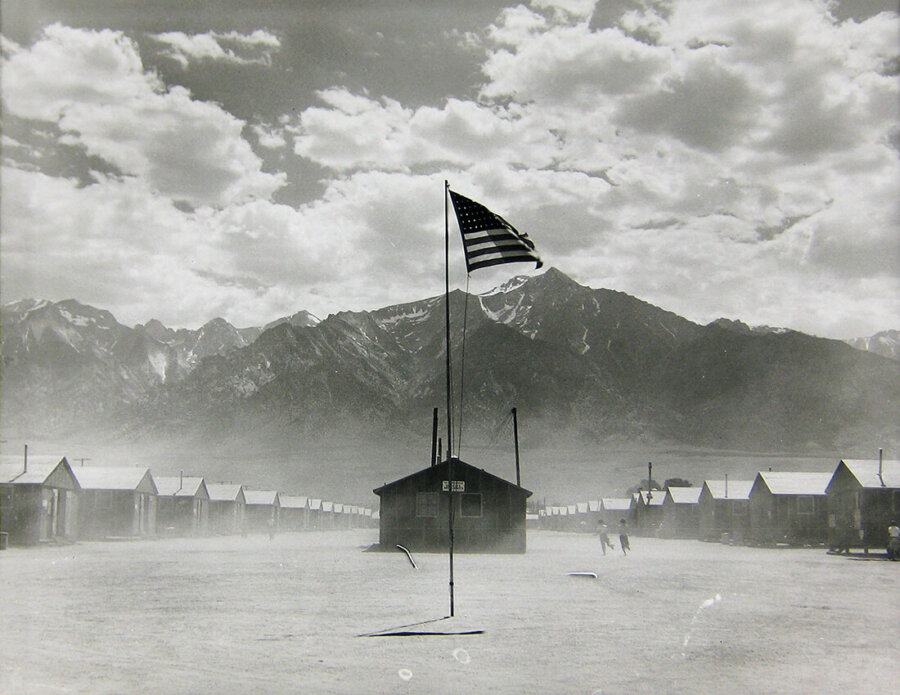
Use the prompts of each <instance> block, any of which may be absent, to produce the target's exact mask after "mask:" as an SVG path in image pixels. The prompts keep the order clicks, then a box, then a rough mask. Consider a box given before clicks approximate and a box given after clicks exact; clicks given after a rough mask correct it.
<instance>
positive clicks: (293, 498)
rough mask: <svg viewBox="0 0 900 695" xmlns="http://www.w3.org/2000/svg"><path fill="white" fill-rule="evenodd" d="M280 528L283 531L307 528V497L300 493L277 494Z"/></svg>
mask: <svg viewBox="0 0 900 695" xmlns="http://www.w3.org/2000/svg"><path fill="white" fill-rule="evenodd" d="M278 499H279V501H280V502H281V524H280V525H281V528H282V529H283V530H285V531H305V530H306V529H308V528H309V498H308V497H305V496H302V495H279V496H278Z"/></svg>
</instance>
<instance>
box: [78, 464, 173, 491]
mask: <svg viewBox="0 0 900 695" xmlns="http://www.w3.org/2000/svg"><path fill="white" fill-rule="evenodd" d="M72 473H74V474H75V479H76V480H77V481H78V484H79V485H81V488H82V489H83V490H137V488H138V486H139V485H140V484H141V482H142V481H143V480H144V478H145V477H148V478H149V479H150V483H151V484H152V486H153V490H154V491H156V481H155V480H154V479H153V475H152V474H151V473H150V469H149V468H144V467H139V466H76V467H75V468H73V469H72Z"/></svg>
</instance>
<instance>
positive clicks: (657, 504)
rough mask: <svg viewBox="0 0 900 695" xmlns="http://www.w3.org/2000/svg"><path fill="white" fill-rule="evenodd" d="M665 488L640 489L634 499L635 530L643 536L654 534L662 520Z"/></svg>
mask: <svg viewBox="0 0 900 695" xmlns="http://www.w3.org/2000/svg"><path fill="white" fill-rule="evenodd" d="M665 501H666V491H665V490H641V491H640V492H638V493H637V496H636V497H635V500H634V526H635V531H636V532H638V533H641V534H643V535H645V536H655V535H656V532H657V531H658V530H659V527H660V524H662V520H663V503H664V502H665Z"/></svg>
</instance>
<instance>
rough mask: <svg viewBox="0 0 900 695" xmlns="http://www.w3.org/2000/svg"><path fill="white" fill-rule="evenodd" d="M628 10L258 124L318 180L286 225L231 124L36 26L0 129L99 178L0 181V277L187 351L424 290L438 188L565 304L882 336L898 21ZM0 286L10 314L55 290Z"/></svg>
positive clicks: (894, 163) (790, 11)
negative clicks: (148, 328)
mask: <svg viewBox="0 0 900 695" xmlns="http://www.w3.org/2000/svg"><path fill="white" fill-rule="evenodd" d="M642 8H643V9H642V10H641V11H634V10H632V11H627V12H617V13H610V15H609V16H610V17H613V16H614V15H617V16H616V17H615V20H609V21H605V22H604V23H603V25H602V26H599V25H598V26H594V25H592V23H591V21H590V11H589V10H590V7H589V3H586V2H581V1H580V0H555V1H553V0H537V1H535V2H532V3H531V5H530V7H525V6H523V5H520V6H516V7H513V8H509V9H506V10H504V11H503V12H502V13H501V14H500V15H499V16H498V18H497V20H496V21H495V23H494V24H493V25H492V26H491V27H488V28H487V29H486V30H485V31H484V32H482V34H481V35H480V36H479V37H478V41H477V42H473V40H472V39H471V37H466V39H465V41H466V43H467V46H469V47H470V46H471V45H472V44H473V43H477V44H478V45H480V46H482V47H484V48H485V50H486V57H485V60H484V62H483V64H482V66H481V69H482V78H483V81H482V83H481V84H480V85H478V86H477V89H476V90H473V93H474V91H477V95H476V96H474V97H465V96H463V95H451V96H448V98H447V99H446V100H444V101H443V102H441V103H439V104H433V103H432V104H428V105H422V104H416V103H403V102H401V101H399V100H397V99H395V98H393V97H392V96H391V95H389V94H387V95H382V94H373V93H370V92H367V91H365V90H363V89H351V88H349V87H347V86H346V85H345V84H341V83H339V82H336V83H335V84H333V85H332V86H330V87H328V88H325V89H321V90H320V91H319V92H318V93H317V98H318V101H317V103H315V104H313V105H308V104H298V113H297V115H296V116H294V117H290V118H285V119H280V120H279V119H277V118H275V117H271V116H270V115H266V116H260V119H261V120H262V119H265V118H269V120H268V123H275V122H276V121H277V124H278V125H277V126H271V125H268V124H267V123H264V122H263V123H257V124H255V125H251V126H250V127H249V128H248V129H247V131H248V132H249V133H250V137H253V138H255V142H256V143H257V144H258V145H259V146H260V147H263V148H270V149H276V148H279V147H281V146H283V144H284V143H285V138H289V139H290V140H291V141H292V142H291V144H292V146H293V151H294V154H295V155H297V156H299V157H301V158H303V159H305V160H307V161H308V162H311V163H312V164H314V165H315V167H316V169H315V170H316V171H317V172H322V173H321V176H322V180H321V182H320V183H321V186H322V188H323V190H324V192H323V193H322V195H321V196H320V197H319V198H318V199H316V200H314V201H312V202H309V203H306V204H304V205H299V206H297V207H291V206H287V205H280V204H277V203H275V202H273V200H272V193H273V192H274V191H275V190H276V189H277V188H278V187H279V186H280V185H281V184H282V183H283V182H284V181H285V177H284V175H282V174H271V173H267V172H264V171H263V170H262V165H261V162H260V160H259V159H258V158H257V157H256V155H254V154H253V152H252V150H251V149H250V148H249V145H248V144H247V142H246V141H245V140H244V139H243V138H242V137H241V133H242V132H243V129H244V128H245V126H246V124H245V123H244V122H243V121H241V120H240V119H237V118H235V117H234V116H232V115H230V114H228V113H226V112H225V111H223V110H222V109H221V107H219V106H217V105H215V104H211V103H204V102H198V101H196V100H195V99H193V98H192V97H191V95H190V94H189V93H188V92H187V91H186V90H184V89H181V88H174V87H166V86H165V85H163V84H161V83H160V81H159V78H158V77H156V76H155V75H153V74H152V73H149V72H147V71H146V70H145V69H144V68H143V66H142V64H141V60H140V57H139V54H138V53H137V50H136V47H135V45H134V43H133V42H132V41H131V40H130V39H128V38H127V37H125V36H123V35H122V34H120V33H116V32H89V31H83V30H74V29H67V28H64V27H59V26H56V27H50V28H48V30H47V31H46V33H45V35H44V36H43V37H42V38H41V39H39V40H38V41H37V42H36V43H35V44H34V45H32V46H30V47H21V46H8V45H4V56H5V58H4V66H3V67H4V71H3V81H4V82H3V87H4V93H3V98H4V103H5V104H6V106H7V108H8V109H9V111H10V112H11V113H13V114H15V115H17V116H20V117H22V118H31V119H39V120H42V121H50V122H52V123H55V124H57V126H58V127H59V129H60V130H61V131H62V132H63V133H64V138H65V140H66V141H67V142H71V143H73V144H76V145H78V146H81V147H84V148H85V150H86V151H87V152H89V153H90V154H93V155H96V156H100V157H103V158H104V159H106V160H107V161H109V162H110V163H111V164H113V165H114V166H115V167H116V168H117V169H118V170H119V171H121V172H122V174H123V176H121V177H117V178H113V177H110V176H102V175H100V176H98V177H97V178H98V182H97V183H96V184H95V185H90V186H81V187H79V185H78V184H76V183H75V182H72V181H69V180H66V179H54V178H52V177H49V176H46V174H41V173H38V172H36V171H23V170H15V169H9V170H4V183H3V185H4V196H5V199H4V206H3V208H2V210H0V213H2V215H3V228H4V235H2V237H0V243H2V244H3V253H4V258H5V259H8V258H12V259H15V260H16V261H20V262H21V263H22V264H23V267H29V265H28V264H29V263H30V264H33V265H38V264H43V266H44V267H45V268H47V271H48V277H50V276H51V275H52V274H54V272H55V273H58V274H59V275H60V276H63V275H65V274H67V273H68V274H69V275H71V273H69V272H68V270H67V268H71V267H73V265H77V264H83V265H84V267H85V268H87V269H88V273H89V275H90V276H91V277H92V282H93V284H92V283H89V282H88V281H87V280H84V282H83V286H76V287H75V288H74V289H73V288H72V285H71V284H66V287H69V288H70V289H67V290H65V291H64V292H63V290H62V284H61V283H60V289H59V291H60V292H61V293H62V294H64V295H66V296H71V295H72V294H75V295H76V296H79V298H82V299H83V300H84V301H92V300H93V301H96V302H97V303H98V304H100V305H103V304H104V303H105V302H103V301H102V300H101V299H99V298H97V299H95V297H96V296H97V295H96V292H98V291H99V290H96V288H97V286H98V285H102V284H103V283H109V284H112V283H115V282H121V281H122V277H121V276H122V273H121V271H120V272H119V273H114V272H113V270H112V269H113V268H116V267H119V268H122V267H125V268H128V270H127V281H128V282H127V286H126V287H124V288H121V289H120V293H121V294H122V296H123V299H122V300H121V301H119V304H120V305H121V306H122V307H125V308H126V310H127V311H130V312H132V314H131V315H132V316H133V317H134V320H140V321H144V320H146V319H147V318H148V313H147V312H148V311H149V309H148V308H147V307H148V306H154V307H159V306H165V307H167V311H168V312H169V314H168V316H163V317H162V318H164V319H167V320H168V321H169V322H172V323H177V322H178V321H183V322H185V323H188V324H190V323H193V324H199V323H201V322H202V321H198V320H197V319H194V318H192V317H196V316H201V317H205V318H209V317H210V315H211V314H212V313H218V314H222V315H225V316H226V317H227V318H229V320H232V321H233V322H235V323H239V324H241V323H243V324H249V323H257V324H258V323H261V322H262V321H261V320H260V319H261V318H262V319H264V320H268V319H271V318H275V317H276V316H279V315H284V314H287V313H291V312H293V311H296V310H298V309H300V308H305V309H307V310H310V311H312V312H313V313H315V314H318V315H325V314H327V313H330V312H332V311H335V310H340V309H361V308H374V307H377V306H382V305H385V304H389V303H392V302H398V301H405V300H407V299H412V298H418V297H421V296H423V295H427V294H439V293H440V292H441V291H442V283H441V282H437V283H435V282H434V278H435V277H438V278H440V276H441V271H442V268H441V265H442V251H443V244H442V239H441V237H442V234H443V220H442V219H441V217H442V213H443V197H442V193H443V180H444V179H449V180H450V182H451V184H452V185H453V187H454V189H456V190H459V191H460V192H461V193H464V194H466V195H470V196H471V197H473V198H475V199H477V200H480V201H482V202H484V203H485V204H487V205H489V207H491V208H492V209H494V210H495V211H497V212H499V213H500V214H503V215H504V217H506V218H507V219H509V220H510V221H511V222H512V223H513V224H514V225H516V226H517V227H520V228H522V229H524V230H525V231H527V232H528V234H529V236H530V237H531V238H532V239H533V240H534V241H535V243H536V244H537V245H538V248H539V250H540V251H541V253H542V255H543V257H544V259H545V262H546V263H547V265H555V266H558V267H560V268H561V269H562V270H564V271H565V272H568V273H570V274H571V275H573V276H574V277H575V278H576V279H577V280H579V281H581V282H583V283H585V284H590V285H592V286H595V287H611V288H613V289H619V290H623V291H626V292H629V293H631V294H634V295H636V296H638V297H641V298H642V299H645V300H647V301H651V302H654V303H656V304H658V305H660V306H663V307H665V308H668V309H671V310H673V311H676V312H678V313H680V314H682V315H684V316H687V317H688V318H691V319H694V320H697V321H704V322H705V321H709V320H712V319H714V318H716V317H718V316H729V317H732V318H740V319H742V320H744V321H747V322H749V323H768V324H771V325H786V326H790V327H794V328H798V329H801V330H806V331H809V332H812V333H818V334H824V335H831V336H834V337H851V336H853V335H864V334H870V333H874V332H875V331H877V330H883V329H885V328H890V327H896V325H895V324H896V321H897V316H898V315H900V310H898V299H897V298H898V297H900V286H898V275H900V267H898V265H900V249H898V243H900V241H898V235H897V229H898V222H900V212H898V204H897V202H896V190H897V189H898V188H900V167H898V151H897V147H898V145H897V143H898V126H897V123H898V115H900V114H898V97H900V85H898V82H897V79H896V72H897V70H896V65H898V64H900V63H898V61H900V58H898V46H897V43H896V36H897V31H898V26H900V24H898V17H897V14H896V13H882V14H880V15H875V16H873V17H871V18H870V19H868V20H866V21H864V22H854V21H849V20H848V21H844V22H838V21H836V20H835V19H834V18H833V17H832V16H831V15H830V14H829V12H828V5H827V4H826V3H819V2H806V1H805V0H804V1H800V0H761V2H759V3H752V4H740V3H733V2H729V1H727V0H674V1H672V2H665V3H656V2H653V3H643V4H642ZM200 36H201V35H194V36H187V35H180V36H177V37H175V36H171V37H169V41H168V43H166V44H165V45H167V46H169V49H168V50H171V51H173V52H174V51H176V46H177V47H178V49H177V50H178V51H180V53H179V55H181V56H182V57H183V59H184V61H186V62H188V63H189V62H190V61H191V60H199V59H207V60H229V59H230V58H229V57H228V51H229V50H230V51H232V53H233V55H234V56H238V57H241V58H242V59H248V58H249V57H251V54H249V53H242V52H240V50H239V49H240V48H241V46H242V45H243V44H242V43H241V42H242V41H246V43H247V44H248V46H251V47H254V50H257V49H258V50H260V51H265V50H272V51H274V50H277V49H278V48H279V47H278V45H277V44H276V42H277V38H275V37H272V36H271V35H268V36H267V35H264V34H260V35H259V36H258V37H257V39H253V38H252V37H253V35H252V34H249V35H232V36H230V37H226V35H224V34H212V33H210V34H206V35H202V36H204V37H205V38H204V40H202V41H201V40H200V39H199V37H200ZM157 38H158V37H157ZM228 41H230V42H231V43H228ZM254 41H256V42H257V43H255V44H254ZM213 44H214V45H213ZM204 46H205V48H204ZM215 46H218V48H216V47H215ZM219 50H221V52H222V53H219V52H218V51H219ZM464 50H469V48H465V49H464ZM204 51H206V52H205V53H204ZM222 54H224V55H225V57H224V58H223V57H222ZM272 159H273V160H274V159H275V157H272ZM7 194H9V195H7ZM6 200H9V201H14V200H15V201H16V202H10V203H9V204H7V202H6ZM47 200H49V201H52V202H50V203H49V204H47V203H45V202H44V201H47ZM177 201H186V202H188V203H190V205H188V206H182V205H178V204H176V203H177ZM60 220H63V222H62V223H61V222H60ZM111 230H113V231H111ZM47 249H49V251H48V250H47ZM57 250H58V251H57ZM410 250H414V251H415V252H414V253H411V252H410ZM7 254H11V255H7ZM142 258H147V259H149V260H147V261H146V264H143V262H142V261H139V260H138V259H142ZM37 259H40V260H37ZM459 265H460V267H459V268H453V269H451V272H452V273H453V276H452V277H453V281H454V282H458V283H460V284H462V283H463V282H464V281H465V277H464V270H463V268H462V264H459ZM7 267H9V266H8V265H7ZM508 271H509V269H508V268H503V269H501V270H496V272H495V271H485V272H484V273H481V274H477V275H476V276H473V278H472V289H473V290H474V291H480V290H486V289H488V288H489V287H490V286H491V285H494V284H496V283H497V282H498V281H500V280H502V279H503V276H508ZM41 279H42V280H43V279H44V276H43V275H42V276H41ZM4 280H5V292H7V293H8V294H25V295H29V294H38V295H42V296H43V295H45V294H49V293H50V290H52V289H54V287H55V285H54V284H53V282H54V281H53V280H51V281H50V282H49V284H48V285H40V284H39V283H38V282H37V280H38V278H37V277H29V276H28V275H27V273H24V274H18V275H14V276H8V277H7V276H6V274H5V277H4ZM41 286H43V287H46V288H47V290H48V291H47V292H42V291H41V290H40V287H41ZM35 288H38V289H37V290H35ZM92 288H94V289H93V290H92ZM82 289H83V293H82V291H81V290H82ZM14 290H15V291H14ZM92 291H93V292H95V294H93V295H92V294H91V292H92ZM148 298H152V300H151V299H148ZM139 309H141V311H142V312H143V313H141V312H140V311H139Z"/></svg>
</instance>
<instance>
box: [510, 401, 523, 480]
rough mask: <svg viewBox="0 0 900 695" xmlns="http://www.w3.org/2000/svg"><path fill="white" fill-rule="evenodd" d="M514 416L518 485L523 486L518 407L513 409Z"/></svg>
mask: <svg viewBox="0 0 900 695" xmlns="http://www.w3.org/2000/svg"><path fill="white" fill-rule="evenodd" d="M512 416H513V440H514V441H515V444H516V485H518V486H519V487H522V477H521V475H520V474H519V417H518V415H517V413H516V409H515V408H513V409H512Z"/></svg>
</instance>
